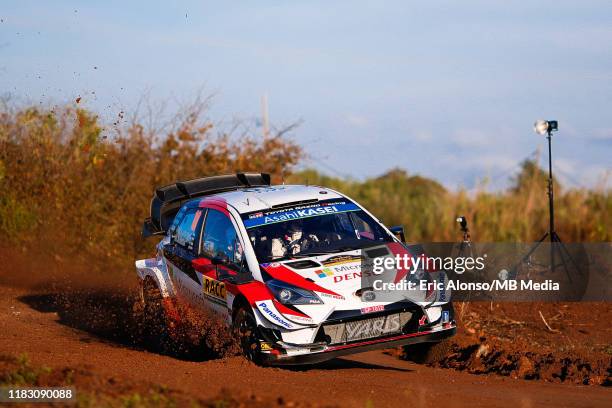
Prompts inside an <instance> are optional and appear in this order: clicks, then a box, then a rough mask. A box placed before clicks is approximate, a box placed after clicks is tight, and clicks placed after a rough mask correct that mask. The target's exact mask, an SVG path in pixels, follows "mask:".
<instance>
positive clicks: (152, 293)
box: [141, 279, 180, 355]
mask: <svg viewBox="0 0 612 408" xmlns="http://www.w3.org/2000/svg"><path fill="white" fill-rule="evenodd" d="M141 298H142V304H143V307H142V324H141V326H142V342H143V345H144V347H145V348H148V349H151V350H154V351H157V352H160V353H162V354H170V355H175V354H177V353H179V351H180V347H179V345H178V344H177V342H176V341H175V340H174V339H173V338H172V336H171V335H170V330H169V327H168V325H169V319H168V316H167V315H166V311H165V309H164V305H163V300H164V298H163V295H162V294H161V291H160V290H159V288H158V287H157V285H156V284H155V282H154V281H153V280H152V279H145V281H144V282H143V284H142V287H141Z"/></svg>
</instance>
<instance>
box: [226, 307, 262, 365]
mask: <svg viewBox="0 0 612 408" xmlns="http://www.w3.org/2000/svg"><path fill="white" fill-rule="evenodd" d="M233 328H234V331H235V333H236V335H237V337H238V341H239V342H240V348H241V350H242V354H244V356H245V357H246V358H247V359H249V360H251V361H252V362H254V363H255V364H261V346H260V340H261V337H260V335H259V329H258V328H257V321H256V320H255V316H254V315H253V311H252V310H251V308H250V307H246V306H244V305H243V306H240V307H239V309H238V311H237V312H236V314H235V315H234V325H233Z"/></svg>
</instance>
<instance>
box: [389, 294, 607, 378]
mask: <svg viewBox="0 0 612 408" xmlns="http://www.w3.org/2000/svg"><path fill="white" fill-rule="evenodd" d="M455 307H456V309H457V310H456V312H457V317H458V318H459V320H460V322H459V329H458V333H457V335H456V336H455V337H454V338H453V339H452V341H451V344H452V346H451V350H450V352H449V353H448V354H447V356H446V358H444V359H443V360H442V361H441V362H439V363H438V364H436V366H438V367H445V368H454V369H457V370H461V371H467V372H469V373H472V374H498V375H503V376H510V377H513V378H523V379H540V380H545V381H551V382H571V383H575V384H584V385H605V386H609V385H612V326H610V324H609V322H610V321H611V320H612V305H611V304H610V303H494V304H492V303H484V302H478V303H465V304H463V303H459V304H457V305H455ZM547 324H548V326H549V327H547V326H546V325H547ZM407 351H408V350H406V352H405V353H403V354H402V355H401V357H403V358H409V355H408V353H407Z"/></svg>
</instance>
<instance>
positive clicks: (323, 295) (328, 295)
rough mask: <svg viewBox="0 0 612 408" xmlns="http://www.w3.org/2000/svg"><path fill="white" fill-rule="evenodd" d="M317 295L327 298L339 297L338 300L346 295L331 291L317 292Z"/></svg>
mask: <svg viewBox="0 0 612 408" xmlns="http://www.w3.org/2000/svg"><path fill="white" fill-rule="evenodd" d="M317 295H318V296H319V297H327V298H332V299H338V300H344V299H345V297H344V296H342V295H333V294H331V293H325V292H317Z"/></svg>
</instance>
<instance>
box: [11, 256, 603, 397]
mask: <svg viewBox="0 0 612 408" xmlns="http://www.w3.org/2000/svg"><path fill="white" fill-rule="evenodd" d="M0 265H1V266H0V328H2V330H0V355H4V356H16V355H20V354H22V353H27V354H28V355H29V358H30V360H31V364H32V365H33V366H48V367H51V368H53V369H54V372H60V373H64V372H68V371H70V370H72V371H74V372H76V373H77V377H78V378H77V379H76V380H75V386H76V389H77V393H79V392H82V393H95V394H101V395H120V394H123V393H125V392H141V393H144V392H145V391H147V390H162V391H160V392H163V393H165V394H164V395H169V396H172V397H173V398H176V401H178V404H179V406H184V405H189V404H188V402H187V401H198V402H199V403H201V404H202V405H205V406H206V405H211V404H213V405H214V401H215V400H217V399H219V398H222V399H223V400H224V401H226V402H227V403H228V405H229V406H240V405H242V406H272V405H277V406H374V407H376V406H380V407H388V406H398V407H399V406H440V405H441V404H442V405H450V406H454V407H467V406H469V407H478V406H483V407H484V406H486V407H490V406H512V407H516V406H521V407H522V406H526V407H531V406H555V407H556V406H570V407H573V406H575V407H581V406H585V405H588V406H611V405H612V390H611V389H610V388H607V387H600V386H584V385H576V384H574V383H572V382H571V381H566V382H565V383H563V384H555V383H550V382H545V381H527V380H523V379H513V378H511V377H510V376H500V375H491V372H487V371H485V374H484V375H472V374H469V373H468V372H460V371H457V370H449V369H444V368H438V367H427V366H423V365H417V364H413V363H410V362H407V361H402V360H400V359H398V358H396V357H395V356H392V355H388V354H386V353H384V352H369V353H364V354H360V355H355V356H351V357H347V358H341V359H336V360H333V361H330V362H328V363H325V364H322V365H319V366H315V367H312V368H310V369H294V370H289V369H282V368H263V367H258V366H255V365H253V364H251V363H249V362H247V361H245V360H244V359H243V358H242V357H225V358H219V359H212V360H206V359H205V358H207V357H202V356H195V357H190V358H189V359H179V358H176V357H171V356H165V355H160V354H158V353H155V352H152V351H147V350H146V348H145V347H143V345H142V344H139V342H138V339H136V338H134V337H135V336H133V334H134V332H135V330H134V326H133V318H132V317H131V316H132V310H131V305H132V300H133V297H132V295H131V293H133V292H131V291H129V290H126V289H123V290H120V289H119V288H116V287H115V288H109V287H108V285H104V284H103V281H104V279H102V277H100V276H90V275H88V273H89V271H88V270H87V269H80V268H76V267H73V268H68V267H65V268H61V267H57V268H56V267H53V266H51V265H50V264H49V265H45V268H44V270H45V271H48V274H47V276H49V275H53V276H55V277H56V282H57V276H58V274H60V275H61V273H64V275H65V276H62V280H61V282H62V284H61V285H55V286H54V285H49V284H45V283H44V282H45V281H46V280H47V279H45V278H43V276H45V275H44V274H42V272H41V269H40V268H39V267H38V266H36V265H34V264H33V263H26V262H11V260H10V259H8V258H6V257H5V259H0ZM67 270H70V271H71V272H70V273H69V274H67V275H66V274H65V272H66V271H67ZM126 274H127V272H125V273H123V274H121V275H120V276H123V277H124V279H125V276H126ZM116 277H117V274H115V278H116ZM93 281H95V283H94V282H93ZM129 281H130V282H133V280H131V279H130V280H129ZM26 282H27V284H26ZM66 283H68V285H66ZM87 287H89V288H90V289H87ZM91 288H94V289H91ZM605 306H607V305H605ZM487 307H488V305H474V306H473V307H470V309H469V310H468V311H466V313H468V312H473V313H476V314H477V316H474V317H473V320H471V321H470V320H467V319H466V320H465V321H466V323H467V322H468V321H469V322H471V323H468V324H467V326H466V330H468V329H469V331H466V332H463V333H462V334H460V335H459V336H458V337H457V339H458V340H457V344H458V345H459V344H460V343H461V342H462V341H463V340H465V341H466V342H470V341H471V342H472V344H474V339H476V341H477V342H478V344H480V343H482V342H483V341H482V340H481V339H480V337H482V334H481V333H480V331H479V330H480V328H477V327H476V326H475V323H474V322H478V323H479V324H480V325H481V326H484V329H483V330H484V337H485V339H486V340H484V342H485V343H486V344H489V343H487V342H491V343H490V344H494V345H496V344H498V343H497V342H499V344H505V343H509V342H512V341H513V339H514V338H515V336H516V333H519V334H520V335H521V336H525V337H524V340H523V341H524V342H523V343H520V346H519V347H525V348H526V350H530V351H532V352H534V353H535V352H538V353H540V352H542V351H543V350H545V348H544V347H545V346H546V344H556V343H555V342H557V341H558V344H559V345H565V344H566V343H567V344H569V342H566V340H564V338H563V337H562V335H559V334H556V337H551V338H549V335H548V334H547V333H546V332H545V331H546V330H547V329H546V328H545V327H544V325H543V323H542V324H538V323H537V319H533V318H531V317H530V318H529V319H527V318H525V317H524V318H523V319H521V320H524V321H528V322H529V324H526V325H525V327H524V328H521V329H520V330H518V331H514V330H515V328H513V327H506V326H500V327H501V328H500V329H499V330H500V331H499V332H493V329H492V327H494V325H493V323H491V324H490V325H489V323H486V324H485V322H488V319H490V316H489V314H487V313H485V310H487V309H486V308H487ZM505 307H506V306H500V308H505ZM507 307H508V308H510V307H511V306H507ZM523 307H524V306H523ZM602 307H604V306H600V307H598V308H597V313H601V319H602V320H597V319H596V320H594V321H593V324H594V326H593V327H589V328H586V330H587V332H588V334H589V335H590V334H592V339H593V340H592V342H591V343H589V340H586V337H585V339H582V338H581V339H580V340H581V341H582V342H586V343H587V344H590V345H591V346H592V347H594V349H595V348H596V347H599V346H597V344H599V343H602V344H609V343H610V331H609V328H608V326H609V323H607V322H609V317H610V316H609V315H608V314H607V313H609V306H608V309H606V310H607V311H602ZM458 309H459V307H458ZM504 310H505V309H504ZM540 310H542V313H543V314H544V315H545V317H546V318H549V317H553V316H554V313H552V312H553V311H554V310H556V308H554V307H553V306H552V305H546V306H542V308H541V309H540ZM570 310H571V312H567V314H566V315H565V317H566V319H565V320H562V319H556V320H553V321H552V323H551V322H549V323H550V324H551V325H552V327H553V328H554V329H557V330H563V331H564V332H565V330H566V328H567V327H570V325H569V323H572V324H574V323H577V322H576V321H574V317H572V316H573V315H572V314H571V313H574V309H570ZM458 312H459V311H458ZM516 312H517V313H518V312H520V310H517V311H516ZM536 314H537V310H536ZM500 316H505V315H503V314H499V315H498V314H495V318H499V317H500ZM538 317H539V316H538ZM583 318H584V316H582V315H578V316H577V319H578V320H580V319H583ZM514 319H516V320H519V319H518V318H516V317H514ZM606 319H607V320H606ZM562 321H563V322H564V323H563V324H565V325H566V326H567V327H566V326H561V322H562ZM604 322H605V323H606V324H605V325H604V324H603V323H604ZM584 323H590V322H589V321H584ZM600 323H601V324H602V325H601V327H599V326H600ZM542 327H544V332H542ZM487 328H488V329H487ZM472 329H473V330H474V333H470V331H471V330H472ZM571 330H574V329H571ZM571 330H569V329H568V333H573V332H572V331H571ZM575 330H576V331H578V330H585V327H582V326H576V327H575ZM528 333H534V334H533V336H534V337H528ZM578 333H580V332H579V331H578ZM576 335H577V334H576ZM470 336H472V337H470ZM572 336H574V334H571V335H570V339H571V340H572V341H574V337H572ZM494 337H495V338H494ZM587 337H588V336H587ZM503 339H505V340H503ZM544 339H548V340H549V342H548V343H545V342H544V341H543V340H544ZM552 339H554V340H552ZM494 342H495V343H494ZM576 342H577V341H574V343H576ZM559 347H561V346H559ZM564 347H565V346H564ZM569 352H572V350H569ZM596 352H597V353H603V351H601V350H599V349H597V351H596ZM591 357H592V356H591ZM4 361H5V363H4V365H5V367H3V366H2V364H0V371H1V370H2V369H9V368H10V365H11V364H13V363H10V361H11V360H10V358H9V359H7V358H4ZM7 361H8V362H7ZM450 361H451V360H449V363H448V364H446V365H447V366H452V364H450ZM525 364H526V363H525ZM7 367H8V368H7ZM485 367H486V365H485ZM467 371H470V370H467ZM514 371H516V370H514ZM0 374H1V372H0ZM53 378H55V380H57V377H53ZM589 378H591V377H589ZM60 382H61V377H60ZM211 401H212V402H211Z"/></svg>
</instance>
